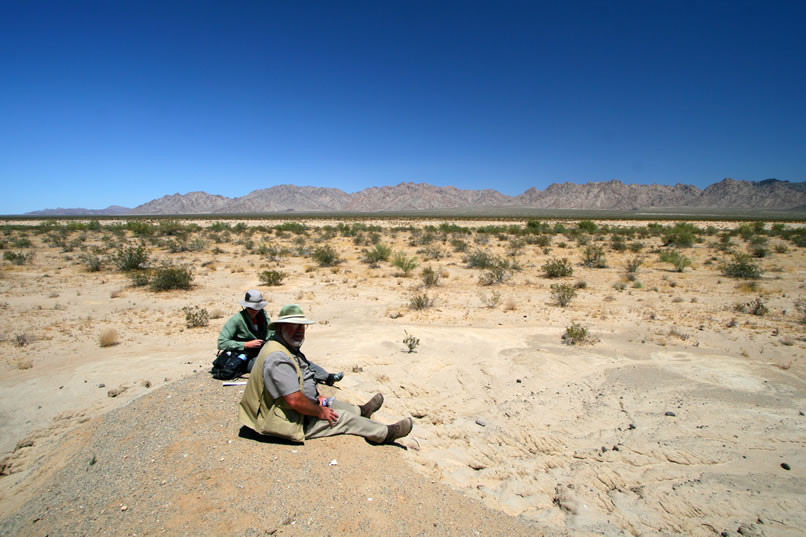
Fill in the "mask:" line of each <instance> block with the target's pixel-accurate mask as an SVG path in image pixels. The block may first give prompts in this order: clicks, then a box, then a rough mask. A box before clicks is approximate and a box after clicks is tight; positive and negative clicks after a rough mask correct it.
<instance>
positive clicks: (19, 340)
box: [14, 334, 30, 347]
mask: <svg viewBox="0 0 806 537" xmlns="http://www.w3.org/2000/svg"><path fill="white" fill-rule="evenodd" d="M29 343H30V341H29V339H28V336H27V335H26V334H17V335H16V336H14V345H15V346H17V347H26V346H27V345H28V344H29Z"/></svg>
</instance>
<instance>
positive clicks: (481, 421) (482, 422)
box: [476, 418, 487, 427]
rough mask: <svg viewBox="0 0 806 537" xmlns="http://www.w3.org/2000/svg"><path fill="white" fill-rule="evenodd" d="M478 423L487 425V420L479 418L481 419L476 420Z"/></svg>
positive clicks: (483, 425)
mask: <svg viewBox="0 0 806 537" xmlns="http://www.w3.org/2000/svg"><path fill="white" fill-rule="evenodd" d="M476 425H480V426H482V427H487V422H486V421H484V420H483V419H481V418H479V419H477V420H476Z"/></svg>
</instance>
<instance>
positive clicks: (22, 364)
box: [17, 356, 34, 369]
mask: <svg viewBox="0 0 806 537" xmlns="http://www.w3.org/2000/svg"><path fill="white" fill-rule="evenodd" d="M33 366H34V360H33V358H31V357H30V356H23V357H22V358H19V359H17V369H31V368H32V367H33Z"/></svg>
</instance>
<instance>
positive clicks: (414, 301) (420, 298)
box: [409, 293, 434, 311]
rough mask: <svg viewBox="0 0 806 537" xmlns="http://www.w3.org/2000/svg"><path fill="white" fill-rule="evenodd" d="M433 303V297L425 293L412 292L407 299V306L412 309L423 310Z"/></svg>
mask: <svg viewBox="0 0 806 537" xmlns="http://www.w3.org/2000/svg"><path fill="white" fill-rule="evenodd" d="M433 305H434V299H433V298H431V297H430V296H428V294H427V293H414V294H413V295H411V298H410V299H409V307H410V308H411V309H413V310H418V311H419V310H425V309H428V308H430V307H431V306H433Z"/></svg>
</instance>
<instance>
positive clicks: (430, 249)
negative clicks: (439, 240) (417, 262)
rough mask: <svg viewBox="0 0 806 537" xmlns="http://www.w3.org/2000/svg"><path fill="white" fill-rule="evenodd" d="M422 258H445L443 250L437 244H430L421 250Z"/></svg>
mask: <svg viewBox="0 0 806 537" xmlns="http://www.w3.org/2000/svg"><path fill="white" fill-rule="evenodd" d="M421 251H422V254H423V257H425V258H426V259H442V258H443V257H445V250H443V249H442V247H441V246H439V245H438V244H431V245H429V246H426V247H425V248H423V249H422V250H421Z"/></svg>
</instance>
